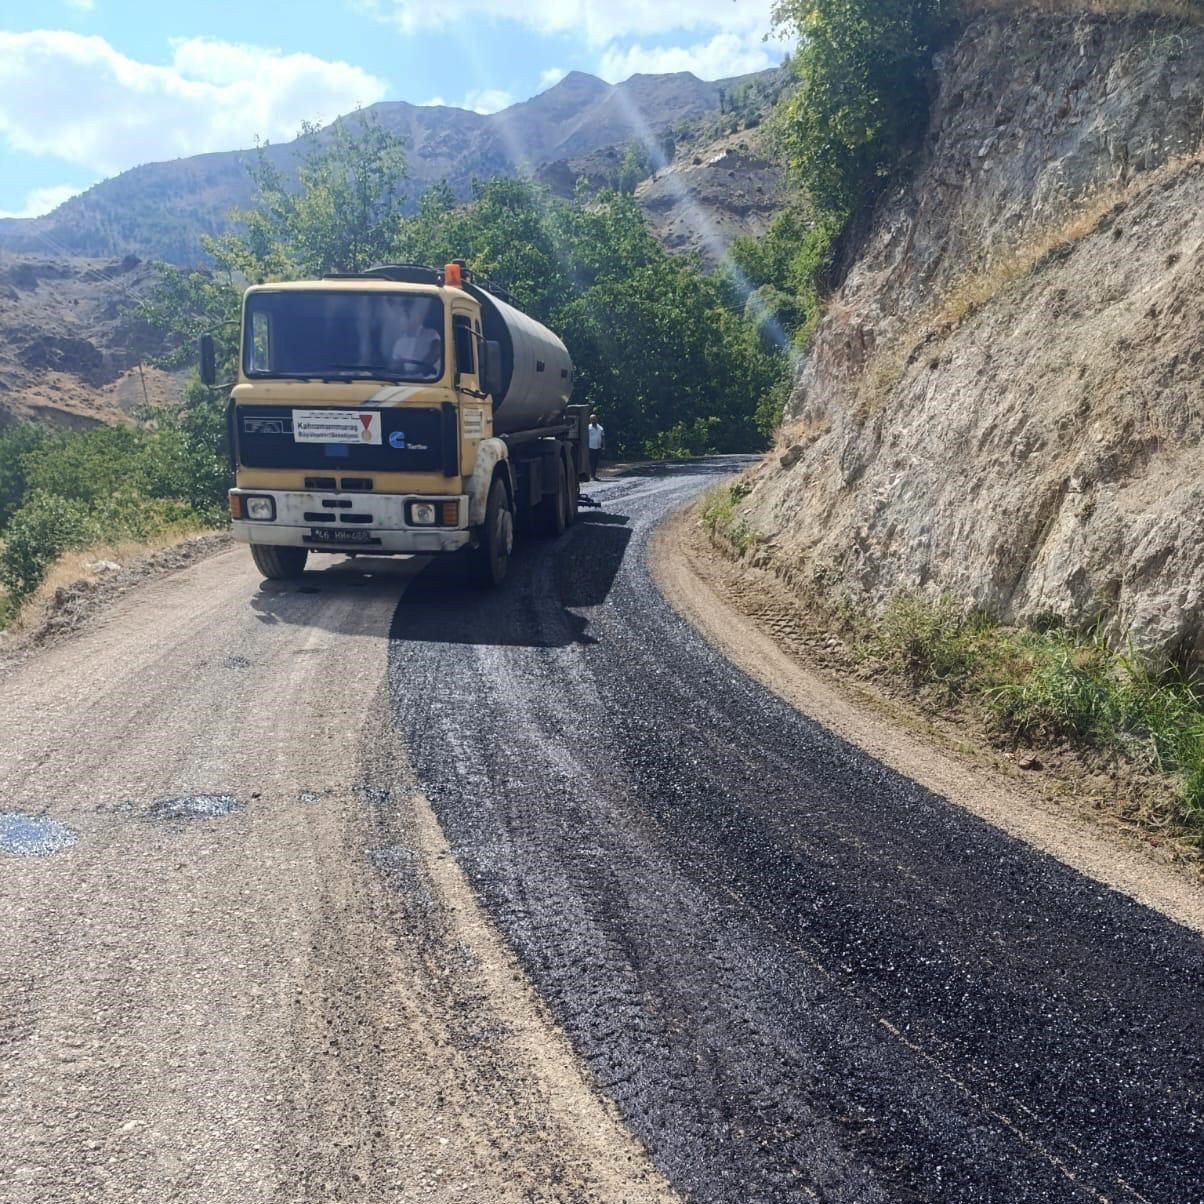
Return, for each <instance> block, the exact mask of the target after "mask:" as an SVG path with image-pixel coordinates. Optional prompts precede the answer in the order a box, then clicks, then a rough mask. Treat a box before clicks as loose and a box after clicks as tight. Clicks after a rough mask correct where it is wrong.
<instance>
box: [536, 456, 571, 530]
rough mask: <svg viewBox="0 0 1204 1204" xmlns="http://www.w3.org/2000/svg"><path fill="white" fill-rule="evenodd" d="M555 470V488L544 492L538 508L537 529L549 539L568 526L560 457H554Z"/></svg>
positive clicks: (565, 487) (566, 499) (566, 498)
mask: <svg viewBox="0 0 1204 1204" xmlns="http://www.w3.org/2000/svg"><path fill="white" fill-rule="evenodd" d="M556 470H557V471H556V488H555V490H554V491H553V492H552V493H546V494H544V496H543V500H542V501H541V502H540V503H539V508H538V522H539V529H540V531H541V532H542V533H543V534H544V535H546V536H547V537H548V538H549V539H555V538H556V536H557V535H563V534H564V529H565V527H566V526H568V482H567V481H566V480H565V471H564V459H563V458H562V457H559V456H558V457H557V458H556Z"/></svg>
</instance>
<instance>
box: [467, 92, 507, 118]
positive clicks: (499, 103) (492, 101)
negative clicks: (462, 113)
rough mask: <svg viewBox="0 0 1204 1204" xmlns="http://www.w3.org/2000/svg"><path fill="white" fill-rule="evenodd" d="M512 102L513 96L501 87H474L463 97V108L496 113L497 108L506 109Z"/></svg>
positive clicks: (476, 111)
mask: <svg viewBox="0 0 1204 1204" xmlns="http://www.w3.org/2000/svg"><path fill="white" fill-rule="evenodd" d="M513 103H514V97H513V96H511V95H510V93H509V92H504V91H503V90H502V89H501V88H476V89H474V90H473V91H471V92H469V93H468V95H467V96H465V97H464V103H463V104H462V105H461V106H460V107H461V108H463V109H471V110H472V111H473V112H474V113H496V112H497V111H498V110H499V109H507V108H509V107H510V106H511V105H512V104H513Z"/></svg>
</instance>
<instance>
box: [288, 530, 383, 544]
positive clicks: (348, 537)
mask: <svg viewBox="0 0 1204 1204" xmlns="http://www.w3.org/2000/svg"><path fill="white" fill-rule="evenodd" d="M305 538H306V539H308V540H313V541H314V542H316V543H380V540H379V539H377V538H376V537H375V536H374V535H373V534H372V532H371V531H349V530H348V529H347V528H346V527H310V529H309V534H308V535H307V536H306V537H305Z"/></svg>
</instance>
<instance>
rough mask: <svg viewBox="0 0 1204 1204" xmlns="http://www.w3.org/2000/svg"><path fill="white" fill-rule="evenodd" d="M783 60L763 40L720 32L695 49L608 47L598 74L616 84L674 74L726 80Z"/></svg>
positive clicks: (698, 44)
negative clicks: (637, 77) (645, 76)
mask: <svg viewBox="0 0 1204 1204" xmlns="http://www.w3.org/2000/svg"><path fill="white" fill-rule="evenodd" d="M780 58H781V55H780V54H776V53H773V52H771V51H770V49H769V47H768V46H767V45H766V43H765V42H763V41H762V40H761V39H760V38H759V37H758V38H747V37H741V36H740V35H739V34H735V33H717V34H716V35H715V36H714V37H713V38H711V39H710V40H709V41H706V42H698V43H695V44H694V45H692V46H641V45H639V44H638V43H637V44H636V45H634V46H625V47H621V46H618V45H612V46H608V47H607V48H606V49H605V50H604V51H603V52H602V56H601V58H600V59H599V61H598V74H599V75H601V76H602V78H603V79H605V80H608V81H609V82H610V83H612V84H613V83H618V82H619V81H621V80H625V79H627V78H628V77H629V76H632V75H635V74H637V73H647V74H649V75H659V74H662V73H666V72H670V71H692V72H693V73H694V74H695V75H696V76H698V78H699V79H724V78H726V77H727V76H730V75H745V74H747V73H748V72H750V71H761V70H763V69H764V68H766V67H772V66H773V65H774V64H775V63H776V62H778V61H779V60H780Z"/></svg>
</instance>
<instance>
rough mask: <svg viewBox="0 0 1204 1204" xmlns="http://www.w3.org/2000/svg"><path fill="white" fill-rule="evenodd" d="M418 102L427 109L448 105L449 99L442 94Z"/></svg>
mask: <svg viewBox="0 0 1204 1204" xmlns="http://www.w3.org/2000/svg"><path fill="white" fill-rule="evenodd" d="M418 104H419V106H420V107H421V108H424V109H427V108H434V107H436V106H439V105H446V104H447V101H446V100H444V99H443V97H442V96H432V97H431V98H430V100H420V101H419V102H418Z"/></svg>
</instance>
